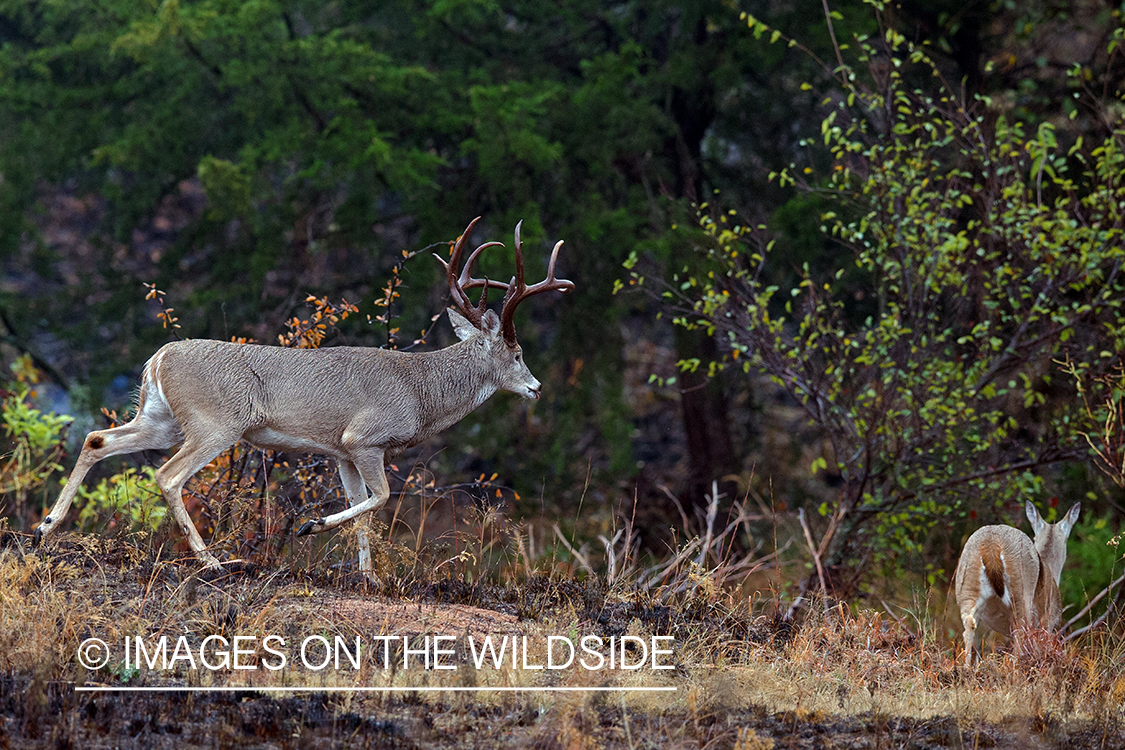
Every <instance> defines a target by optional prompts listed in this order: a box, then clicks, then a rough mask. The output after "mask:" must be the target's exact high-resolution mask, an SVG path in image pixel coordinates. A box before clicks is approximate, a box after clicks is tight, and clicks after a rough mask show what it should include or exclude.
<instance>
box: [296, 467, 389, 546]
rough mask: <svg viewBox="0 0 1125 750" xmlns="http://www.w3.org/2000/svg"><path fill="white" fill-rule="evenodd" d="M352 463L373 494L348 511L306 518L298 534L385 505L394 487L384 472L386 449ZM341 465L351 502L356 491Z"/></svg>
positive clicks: (331, 526) (332, 525)
mask: <svg viewBox="0 0 1125 750" xmlns="http://www.w3.org/2000/svg"><path fill="white" fill-rule="evenodd" d="M352 464H353V465H354V468H355V470H356V471H358V473H359V476H360V478H361V479H362V484H366V485H367V487H368V488H369V489H370V490H371V495H370V496H368V497H366V498H365V499H364V500H363V501H362V502H359V503H357V504H355V505H353V506H351V507H350V508H348V509H347V510H342V511H340V512H339V513H333V514H332V515H330V516H325V517H323V518H313V519H310V520H308V521H305V522H304V523H303V524H301V528H299V529H297V536H306V535H308V534H319V533H320V532H322V531H328V530H329V529H334V528H336V527H337V526H339V525H340V524H342V523H345V522H347V521H350V520H352V519H353V518H355V517H356V516H359V515H362V514H363V513H367V512H369V511H373V510H379V508H382V507H383V505H385V504H386V502H387V498H389V497H390V495H391V490H390V487H389V486H388V485H387V476H386V474H384V472H383V451H382V450H381V449H378V450H372V451H370V452H369V453H366V454H362V455H359V456H356V458H355V460H354V461H352ZM340 466H341V471H340V477H341V479H342V480H343V481H344V490H345V491H346V492H347V493H348V500H349V502H350V501H351V500H352V490H351V488H349V487H348V482H349V481H350V478H345V473H346V470H345V469H344V468H343V467H344V463H343V462H342V463H341V464H340ZM357 494H359V493H357ZM361 564H362V560H361ZM368 565H369V566H370V558H369V560H368Z"/></svg>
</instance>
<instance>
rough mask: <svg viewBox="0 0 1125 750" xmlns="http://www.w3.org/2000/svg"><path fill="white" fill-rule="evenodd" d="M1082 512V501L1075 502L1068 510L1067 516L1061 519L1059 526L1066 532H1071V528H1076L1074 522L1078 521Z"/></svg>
mask: <svg viewBox="0 0 1125 750" xmlns="http://www.w3.org/2000/svg"><path fill="white" fill-rule="evenodd" d="M1081 512H1082V503H1075V504H1074V505H1073V507H1071V509H1070V510H1068V511H1067V512H1066V517H1065V518H1063V520H1061V521H1059V526H1061V527H1062V528H1063V531H1064V532H1065V533H1066V534H1070V530H1071V529H1073V528H1074V524H1076V523H1078V514H1079V513H1081Z"/></svg>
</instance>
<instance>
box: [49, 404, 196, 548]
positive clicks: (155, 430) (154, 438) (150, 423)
mask: <svg viewBox="0 0 1125 750" xmlns="http://www.w3.org/2000/svg"><path fill="white" fill-rule="evenodd" d="M178 434H179V427H178V425H177V424H176V422H175V420H173V419H172V418H171V413H170V412H167V411H166V410H161V409H159V408H155V409H154V408H149V409H147V410H146V409H145V403H144V401H143V400H142V402H141V405H140V407H139V409H138V412H137V416H136V417H134V418H133V420H132V421H131V422H128V423H126V424H123V425H121V426H120V427H112V428H110V429H108V430H95V431H94V432H91V433H90V434H89V435H87V436H86V440H85V441H84V442H83V443H82V451H81V452H80V453H79V454H78V460H77V461H76V462H75V463H74V469H73V470H72V471H71V472H70V477H69V478H67V480H66V486H65V487H63V490H62V492H60V493H59V499H58V500H56V501H55V504H54V505H53V506H51V510H50V512H49V513H47V517H46V518H44V519H43V523H41V524H40V525H39V526H38V527H37V528H36V529H35V536H34V538H33V543H35V544H38V543H39V542H41V541H42V540H43V539H44V538H45V537H46V536H47V535H48V534H49V533H51V531H53V530H54V529H55V528H56V527H58V525H59V524H60V522H61V521H62V520H63V518H64V517H65V516H66V513H67V511H68V510H70V504H71V503H72V502H73V501H74V497H75V495H76V494H77V493H78V488H79V486H81V484H82V480H83V479H85V478H86V472H88V471H89V470H90V468H91V467H92V466H93V465H94V464H96V463H97V462H98V461H101V460H102V459H103V458H108V457H109V456H120V455H123V454H125V453H136V452H137V451H143V450H164V449H166V448H171V447H172V446H173V445H175V444H176V440H177V438H178Z"/></svg>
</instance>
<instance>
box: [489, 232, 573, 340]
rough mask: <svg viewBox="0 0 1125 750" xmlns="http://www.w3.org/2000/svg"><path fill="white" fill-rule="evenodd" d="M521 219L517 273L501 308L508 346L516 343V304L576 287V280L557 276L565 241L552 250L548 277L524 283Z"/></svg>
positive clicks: (501, 327) (509, 285)
mask: <svg viewBox="0 0 1125 750" xmlns="http://www.w3.org/2000/svg"><path fill="white" fill-rule="evenodd" d="M521 226H523V222H522V221H521V222H520V223H519V224H516V275H515V276H513V277H512V280H511V281H510V282H508V284H506V286H507V289H508V292H507V294H505V295H504V306H503V307H502V308H501V309H500V332H501V333H503V334H504V341H506V342H507V343H508V346H515V345H516V323H515V314H516V306H517V305H519V303H521V302H523V301H524V300H525V299H527V298H528V297H531V296H532V295H535V294H540V293H542V292H550V291H559V292H563V293H564V294H565V293H567V292H569V291H571V290H572V289H574V282H573V281H567V280H566V279H556V278H555V261H556V260H557V259H558V257H559V248H560V247H562V244H563V241H562V240H559V241H558V242H557V243H556V244H555V249H554V250H552V251H551V260H550V261H549V262H548V263H547V278H545V279H544V280H543V281H540V282H539V283H538V284H532V285H531V286H527V285H526V284H524V283H523V243H522V242H521V241H520V227H521Z"/></svg>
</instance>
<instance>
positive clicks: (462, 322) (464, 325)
mask: <svg viewBox="0 0 1125 750" xmlns="http://www.w3.org/2000/svg"><path fill="white" fill-rule="evenodd" d="M447 309H448V310H449V322H450V323H452V324H453V332H454V333H455V334H457V338H459V339H461V340H462V341H464V340H465V339H467V338H469V337H470V336H472V335H473V334H474V333H476V332H477V327H476V326H474V325H473V324H472V323H470V322H469V320H468V318H466V317H465V316H464V315H462V314H461V313H459V312H457V311H456V310H454V309H453V308H452V307H450V308H447Z"/></svg>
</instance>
